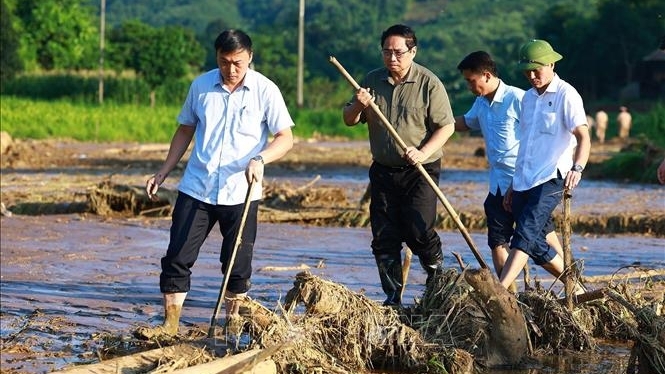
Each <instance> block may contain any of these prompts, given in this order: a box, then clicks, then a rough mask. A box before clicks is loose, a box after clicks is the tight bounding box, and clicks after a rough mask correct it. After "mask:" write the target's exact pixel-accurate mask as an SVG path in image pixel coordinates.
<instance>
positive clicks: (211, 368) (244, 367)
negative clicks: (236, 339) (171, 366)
mask: <svg viewBox="0 0 665 374" xmlns="http://www.w3.org/2000/svg"><path fill="white" fill-rule="evenodd" d="M262 352H264V351H263V350H261V349H252V350H250V351H246V352H243V353H238V354H236V355H233V356H227V357H222V358H220V359H217V360H214V361H210V362H208V363H205V364H201V365H196V366H190V367H188V368H185V369H180V370H176V371H174V372H173V373H175V374H208V373H211V374H212V373H221V374H231V373H233V374H245V373H247V374H249V373H252V374H276V373H277V365H275V362H274V361H273V360H270V359H268V358H267V357H265V355H263V354H262Z"/></svg>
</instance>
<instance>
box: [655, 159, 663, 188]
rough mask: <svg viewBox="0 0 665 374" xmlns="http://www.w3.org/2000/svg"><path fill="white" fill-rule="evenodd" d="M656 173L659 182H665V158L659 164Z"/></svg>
mask: <svg viewBox="0 0 665 374" xmlns="http://www.w3.org/2000/svg"><path fill="white" fill-rule="evenodd" d="M656 175H657V176H658V182H660V184H665V159H663V162H661V163H660V166H658V171H657V172H656Z"/></svg>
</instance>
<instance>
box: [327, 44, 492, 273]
mask: <svg viewBox="0 0 665 374" xmlns="http://www.w3.org/2000/svg"><path fill="white" fill-rule="evenodd" d="M330 62H331V63H332V64H333V65H335V67H337V69H338V70H339V71H340V73H342V75H343V76H344V77H345V78H346V80H347V81H349V83H350V84H351V85H352V86H353V88H355V89H356V90H358V89H360V85H358V83H357V82H356V80H355V79H353V77H352V76H351V75H350V74H349V73H348V72H347V71H346V69H344V67H343V66H342V65H341V64H340V63H339V62H338V61H337V59H336V58H335V57H333V56H330ZM370 106H371V107H372V110H374V112H375V113H376V115H377V116H379V118H380V119H381V122H382V123H383V125H384V127H385V128H386V130H388V132H389V133H390V135H391V136H392V137H393V139H395V141H396V142H397V144H398V145H399V146H400V148H401V149H402V150H403V151H406V143H404V141H403V140H402V138H400V136H399V134H397V131H395V129H394V128H393V126H392V125H391V124H390V121H388V119H387V118H386V116H384V115H383V113H381V109H379V107H378V106H377V105H376V104H375V103H374V101H371V102H370ZM415 166H416V168H417V169H418V171H420V173H421V174H422V175H423V177H424V178H425V180H426V181H427V183H428V184H429V185H430V187H432V189H433V190H434V192H435V193H436V195H437V196H438V197H439V200H441V203H442V204H443V207H444V208H446V211H447V212H448V214H450V216H451V217H452V218H453V221H454V222H455V224H456V225H457V228H458V229H459V231H460V232H461V233H462V236H463V237H464V240H466V244H468V245H469V248H470V249H471V252H473V255H474V256H475V257H476V260H478V263H480V267H482V268H484V269H489V267H488V266H487V263H486V262H485V260H484V259H483V257H482V256H481V255H480V252H478V249H477V248H476V245H475V244H474V243H473V240H472V239H471V235H469V231H467V229H466V227H465V226H464V224H463V223H462V220H460V218H459V215H457V212H455V209H453V207H452V205H450V203H449V202H448V199H446V197H445V196H444V195H443V192H441V189H440V188H439V186H438V185H437V184H436V183H434V180H432V177H430V175H429V174H427V171H426V170H425V168H424V167H423V165H421V164H420V163H417V164H416V165H415Z"/></svg>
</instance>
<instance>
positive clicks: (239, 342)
mask: <svg viewBox="0 0 665 374" xmlns="http://www.w3.org/2000/svg"><path fill="white" fill-rule="evenodd" d="M246 296H247V293H246V292H245V293H238V294H236V293H233V292H229V291H226V294H225V295H224V304H225V307H226V324H225V326H224V332H225V334H226V341H227V343H228V344H229V346H231V347H233V348H235V349H236V350H238V349H241V348H245V347H246V346H248V345H249V343H250V340H251V339H250V337H249V334H247V333H246V331H245V330H246V326H247V320H246V318H251V316H249V315H243V314H248V313H246V311H245V313H243V314H241V313H240V312H241V308H240V304H241V303H242V300H243V299H244V298H245V297H246Z"/></svg>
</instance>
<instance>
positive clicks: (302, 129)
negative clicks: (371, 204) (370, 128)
mask: <svg viewBox="0 0 665 374" xmlns="http://www.w3.org/2000/svg"><path fill="white" fill-rule="evenodd" d="M0 2H1V4H0V5H1V10H2V11H1V12H0V13H1V14H0V15H1V16H2V17H0V23H1V24H0V30H1V31H2V33H1V35H0V36H1V40H2V53H1V54H0V62H1V63H2V64H1V66H0V72H1V75H0V78H1V82H2V85H1V86H0V94H1V95H2V97H1V99H2V113H1V126H2V130H5V131H8V132H9V133H10V134H11V135H12V136H14V137H17V138H45V137H64V138H72V139H77V140H95V141H138V142H144V141H145V142H168V141H169V140H170V137H171V134H172V133H173V130H174V127H175V126H176V123H175V117H176V115H177V113H178V111H179V108H180V105H182V101H183V100H184V97H185V95H186V92H187V90H188V87H189V83H190V81H191V79H192V77H194V76H195V75H197V74H199V73H200V72H201V71H204V70H207V69H211V68H214V67H215V59H214V51H213V48H212V44H213V41H214V39H215V37H216V36H217V34H218V33H219V32H220V31H221V30H223V29H226V28H241V29H243V30H245V31H247V32H248V33H249V34H250V35H251V36H252V39H253V41H254V52H255V54H254V60H253V61H254V65H255V66H254V67H255V69H256V70H258V71H260V72H262V73H263V74H265V75H266V76H268V77H269V78H271V79H272V80H274V81H275V83H277V85H278V86H279V87H280V89H281V90H282V92H283V94H284V97H285V100H286V102H287V105H289V106H290V107H291V108H292V109H291V114H292V115H293V117H294V120H295V122H296V128H295V130H294V131H295V133H296V135H297V136H300V137H310V136H316V135H320V136H344V137H349V138H363V137H365V136H366V129H365V128H364V127H363V126H357V127H353V128H348V127H346V126H345V125H344V124H343V123H342V119H341V111H340V108H341V106H342V105H343V104H344V103H345V102H346V101H347V100H348V98H349V97H350V95H351V91H352V90H351V88H350V86H349V85H348V83H347V82H346V81H345V80H344V78H342V77H341V75H340V74H339V72H338V71H337V70H336V69H335V68H334V67H333V66H332V65H331V64H330V63H329V62H328V59H329V57H330V55H334V56H335V57H336V58H337V59H338V60H339V62H340V63H342V65H343V66H344V67H345V68H346V70H347V71H348V72H349V73H350V74H351V75H353V76H354V77H356V79H358V80H360V78H361V77H362V76H363V75H364V74H365V73H366V72H367V71H369V70H370V69H373V68H375V67H378V66H380V65H381V58H380V54H379V39H380V34H381V31H382V30H384V29H385V28H386V27H388V26H389V25H391V24H394V23H405V24H408V25H411V26H413V27H414V29H415V31H416V33H417V35H418V54H417V57H416V61H417V62H419V63H421V64H423V65H425V66H427V67H428V68H430V69H431V70H432V71H433V72H435V73H436V74H437V75H438V76H439V77H440V78H441V79H442V81H443V82H444V84H445V85H446V89H447V91H448V95H449V97H450V99H451V103H452V105H453V110H454V112H455V114H462V113H463V112H464V111H466V110H467V108H469V106H470V103H471V102H472V100H473V97H472V95H471V93H469V92H468V90H467V88H466V83H465V82H464V80H463V78H462V76H461V75H460V74H459V72H458V71H457V68H456V66H457V63H458V62H459V61H460V60H461V59H462V58H463V57H464V56H465V55H467V54H468V53H470V52H472V51H475V50H480V49H482V50H486V51H488V52H490V53H491V54H492V55H493V56H494V58H495V60H496V61H497V64H498V67H499V72H500V75H501V77H502V79H504V81H506V82H507V83H509V84H513V85H517V86H520V87H523V88H526V86H527V82H526V80H525V79H524V77H523V76H522V75H521V73H520V72H519V71H517V70H516V69H515V59H516V54H517V52H516V51H517V49H518V48H519V46H520V45H521V44H522V43H524V42H525V41H527V40H529V39H532V38H543V39H547V40H548V41H550V42H551V43H552V44H553V46H554V47H555V49H556V50H557V51H559V52H561V53H562V54H563V56H564V59H563V60H562V61H561V62H559V63H557V72H558V73H559V74H560V75H561V76H562V77H563V79H565V80H566V81H568V82H570V83H571V84H573V86H575V87H576V88H577V89H578V91H579V92H580V94H581V95H582V97H583V98H584V99H585V101H586V107H587V109H589V110H590V112H591V113H593V112H594V111H595V109H596V108H598V107H603V108H605V110H606V111H608V113H610V116H613V115H615V113H612V112H613V111H615V110H616V109H617V108H618V106H619V105H628V106H629V108H630V109H631V112H632V114H633V118H634V127H633V131H632V135H633V137H634V138H636V139H640V142H641V143H639V144H642V146H638V145H633V146H632V148H631V151H630V152H626V154H621V155H619V156H618V157H623V159H619V158H617V159H613V160H611V162H608V164H607V166H606V170H603V173H606V174H604V176H603V177H604V178H607V177H608V176H609V177H612V178H619V179H623V178H627V179H638V180H649V178H648V176H649V173H651V174H653V173H652V172H653V170H651V169H652V168H653V165H654V163H655V161H654V160H655V159H657V158H658V157H661V158H662V157H663V154H662V149H663V147H665V143H664V140H663V137H665V135H664V134H665V124H664V123H665V109H663V105H662V104H660V105H656V106H655V107H654V103H658V102H659V101H660V102H662V101H663V93H662V92H661V93H655V95H656V96H654V97H651V98H649V99H646V100H645V99H644V98H641V99H639V101H636V100H637V97H636V96H635V94H634V93H633V94H632V96H631V95H626V94H625V92H630V90H627V89H626V88H629V87H635V85H636V84H637V81H638V80H641V79H643V78H644V76H645V74H644V69H643V67H644V66H645V63H644V61H643V58H644V56H646V55H647V54H649V53H651V52H653V51H654V50H655V49H657V48H658V46H659V44H660V43H665V40H662V38H663V35H665V23H664V22H663V19H662V15H663V14H665V2H663V1H662V0H588V1H582V2H580V1H577V0H531V1H528V2H524V1H522V0H494V1H487V0H465V1H441V0H362V1H357V0H354V1H347V2H343V3H340V2H338V1H337V0H307V1H306V3H305V5H306V6H305V20H304V21H305V33H304V44H305V45H304V51H305V56H304V85H303V92H304V102H303V103H301V104H302V105H300V103H296V92H297V82H296V71H297V69H296V65H297V61H298V53H297V51H298V43H297V41H298V14H299V9H298V2H297V1H292V0H253V1H238V0H228V1H222V2H220V1H214V0H192V1H188V2H183V1H181V0H107V1H106V9H105V18H104V20H105V25H106V26H105V32H104V34H103V35H104V40H103V43H101V42H100V36H101V35H102V33H101V24H102V22H101V21H102V20H101V19H100V15H101V9H100V5H101V3H100V2H99V1H98V0H0ZM636 25H639V27H636ZM101 44H103V45H104V48H103V53H102V51H101V49H102V48H101ZM661 48H662V47H661ZM100 68H102V70H103V71H104V85H103V87H104V90H103V104H98V102H99V99H100V96H99V95H98V92H99V89H98V87H99V81H98V76H99V70H100ZM645 82H646V84H647V85H648V84H651V85H656V86H657V85H658V82H657V81H656V78H655V77H652V80H651V81H649V80H648V79H647V80H646V81H641V83H645ZM641 83H640V84H641ZM660 84H662V81H661V83H660ZM633 91H635V90H633ZM652 95H654V94H653V93H652ZM658 95H660V96H658ZM649 100H650V101H649ZM638 104H639V105H638ZM297 106H298V107H299V108H297V109H296V107H297ZM615 133H616V132H615V131H612V128H611V127H610V128H609V129H608V134H609V135H610V137H611V136H613V135H614V134H615ZM640 155H641V157H642V161H640ZM590 172H591V171H590ZM642 172H643V175H642ZM638 174H640V175H638ZM644 178H646V179H644Z"/></svg>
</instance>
